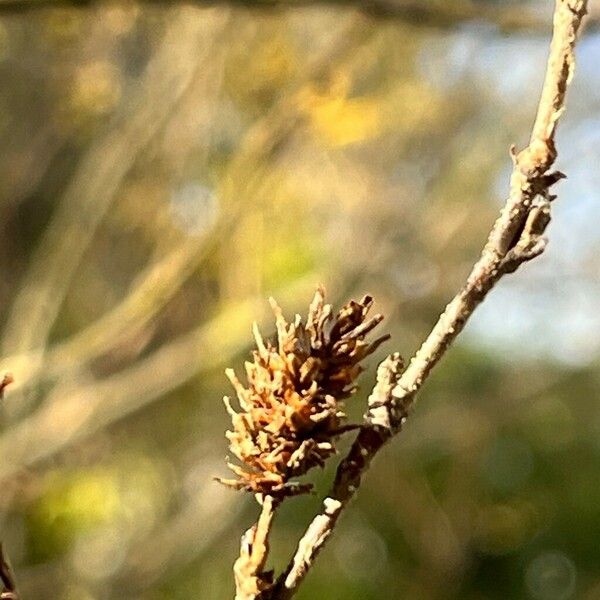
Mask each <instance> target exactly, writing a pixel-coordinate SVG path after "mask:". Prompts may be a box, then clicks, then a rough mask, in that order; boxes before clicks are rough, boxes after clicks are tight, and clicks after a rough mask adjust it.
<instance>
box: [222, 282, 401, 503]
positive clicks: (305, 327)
mask: <svg viewBox="0 0 600 600" xmlns="http://www.w3.org/2000/svg"><path fill="white" fill-rule="evenodd" d="M372 304H373V299H372V298H371V297H370V296H365V297H364V298H363V299H362V300H361V301H360V302H355V301H350V302H349V303H348V304H346V305H345V306H344V307H343V308H342V309H341V310H340V311H339V312H338V313H337V315H334V314H333V312H332V308H331V305H330V304H325V300H324V292H323V290H322V289H321V288H319V289H318V290H317V292H316V293H315V296H314V299H313V301H312V302H311V304H310V307H309V310H308V317H307V320H306V323H303V322H302V320H301V318H300V316H299V315H296V318H295V319H294V321H293V322H292V323H287V322H286V320H285V319H284V317H283V315H282V312H281V309H280V308H279V306H278V305H277V304H276V302H275V301H274V300H273V299H271V306H272V307H273V311H274V313H275V319H276V321H275V324H276V328H277V342H276V345H273V344H271V343H270V342H265V341H264V340H263V338H262V337H261V335H260V333H259V331H258V328H257V326H256V325H255V326H254V337H255V340H256V350H255V351H254V352H253V361H252V362H247V363H246V378H247V386H244V385H243V384H242V383H241V382H240V380H239V379H238V378H237V376H236V375H235V373H234V372H233V370H231V369H228V370H227V372H226V373H227V376H228V377H229V380H230V381H231V383H232V385H233V387H234V389H235V391H236V394H237V398H238V402H239V406H240V411H239V412H237V411H236V410H234V409H233V408H232V406H231V401H230V399H229V398H227V397H226V398H225V399H224V401H225V406H226V407H227V411H228V412H229V414H230V416H231V421H232V429H231V430H230V431H228V432H227V433H226V435H227V438H228V439H229V444H230V449H231V452H232V453H233V454H234V455H235V456H236V457H237V458H238V459H239V461H240V462H241V464H242V466H238V465H235V464H231V463H229V465H228V466H229V468H230V469H231V470H232V471H233V472H234V473H235V474H236V475H237V479H219V481H221V482H222V483H224V484H225V485H228V486H231V487H234V488H236V489H243V490H248V491H250V492H253V493H258V494H263V495H270V496H274V497H283V496H289V495H294V494H301V493H304V492H308V491H310V489H311V484H308V483H299V482H297V481H292V479H293V478H297V477H300V476H301V475H304V474H305V473H306V472H307V471H308V470H309V469H311V468H312V467H315V466H323V465H324V463H325V460H326V459H327V458H328V457H329V456H331V455H332V454H334V453H335V451H336V450H335V445H334V441H335V439H336V438H337V437H338V436H339V435H341V433H343V432H344V431H346V430H348V427H344V420H345V418H346V415H345V413H344V410H343V400H344V399H346V398H348V397H350V396H351V395H352V394H353V393H354V392H355V390H356V387H355V384H354V382H355V381H356V379H357V377H358V376H359V375H360V373H361V371H362V370H363V369H362V367H361V365H360V362H361V361H362V360H363V359H364V358H365V357H366V356H368V355H369V354H371V353H372V352H374V351H375V349H376V348H377V347H378V346H379V345H380V344H381V343H382V342H383V341H385V340H387V339H388V338H389V336H387V335H386V336H383V337H380V338H378V339H376V340H375V341H373V342H368V341H366V340H365V337H366V336H367V334H369V333H370V332H371V330H372V329H374V328H375V327H376V326H377V325H378V324H379V323H380V322H381V320H382V319H383V317H382V316H381V315H375V316H374V317H372V318H370V319H367V315H368V313H369V310H370V308H371V306H372Z"/></svg>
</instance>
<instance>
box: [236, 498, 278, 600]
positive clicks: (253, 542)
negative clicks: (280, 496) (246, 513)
mask: <svg viewBox="0 0 600 600" xmlns="http://www.w3.org/2000/svg"><path fill="white" fill-rule="evenodd" d="M258 500H259V502H261V506H262V509H261V513H260V517H259V518H258V521H257V522H256V523H255V524H254V525H253V526H252V527H250V529H248V530H247V531H246V532H245V533H244V535H243V536H242V540H241V544H240V555H239V557H238V559H237V560H236V561H235V564H234V565H233V573H234V576H235V589H236V594H235V600H253V599H254V598H258V597H260V595H261V594H262V592H264V591H265V590H268V589H269V588H270V586H271V584H272V578H273V573H272V572H265V570H264V569H265V564H266V562H267V557H268V554H269V533H270V532H271V527H272V525H273V518H274V517H275V510H276V508H277V501H276V500H275V499H274V498H272V497H271V496H265V497H264V498H259V499H258Z"/></svg>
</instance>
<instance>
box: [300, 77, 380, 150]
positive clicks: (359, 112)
mask: <svg viewBox="0 0 600 600" xmlns="http://www.w3.org/2000/svg"><path fill="white" fill-rule="evenodd" d="M349 87H350V81H349V79H348V77H346V76H343V75H340V76H338V77H337V78H336V80H335V81H334V82H333V84H332V85H331V86H330V87H329V89H328V90H327V91H326V92H325V93H322V92H319V91H317V90H315V89H314V88H310V89H308V90H305V91H304V92H303V93H302V94H301V98H300V106H301V109H302V110H304V111H305V112H306V114H307V115H308V116H309V118H310V122H311V126H312V128H313V130H314V132H315V134H316V135H317V136H318V137H320V138H321V139H323V141H324V142H325V143H326V144H328V145H329V146H346V145H348V144H353V143H356V142H361V141H364V140H367V139H370V138H373V137H376V136H377V135H378V134H379V133H380V131H381V119H380V111H379V101H378V100H377V99H375V98H372V97H361V98H348V92H349Z"/></svg>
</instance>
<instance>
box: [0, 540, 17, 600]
mask: <svg viewBox="0 0 600 600" xmlns="http://www.w3.org/2000/svg"><path fill="white" fill-rule="evenodd" d="M0 580H1V581H2V585H3V586H4V591H2V592H1V593H0V599H1V600H19V594H18V593H17V583H16V580H15V576H14V574H13V570H12V567H11V566H10V563H9V561H8V558H7V557H6V554H5V553H4V548H3V546H2V544H1V543H0Z"/></svg>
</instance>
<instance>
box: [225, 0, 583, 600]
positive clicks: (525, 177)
mask: <svg viewBox="0 0 600 600" xmlns="http://www.w3.org/2000/svg"><path fill="white" fill-rule="evenodd" d="M586 9H587V0H555V9H554V19H553V37H552V42H551V46H550V55H549V58H548V66H547V70H546V76H545V80H544V85H543V89H542V94H541V98H540V101H539V104H538V110H537V115H536V119H535V122H534V125H533V129H532V134H531V139H530V142H529V145H528V146H527V147H526V148H525V149H523V150H522V151H521V152H519V153H518V154H517V152H516V151H515V149H514V147H513V148H512V149H511V156H512V160H513V172H512V175H511V178H510V193H509V197H508V200H507V201H506V204H505V206H504V208H503V209H502V211H501V213H500V216H499V217H498V219H497V220H496V222H495V223H494V226H493V227H492V229H491V231H490V234H489V236H488V240H487V243H486V244H485V246H484V248H483V251H482V253H481V256H480V258H479V260H478V261H477V262H476V263H475V265H474V266H473V268H472V270H471V273H470V274H469V276H468V278H467V280H466V283H465V284H464V286H463V287H462V289H461V290H460V291H459V292H458V293H457V294H456V296H455V297H454V298H453V299H452V300H451V302H450V303H449V304H448V305H447V306H446V309H445V310H444V312H443V313H442V314H441V315H440V317H439V319H438V321H437V323H436V324H435V325H434V327H433V329H432V330H431V332H430V334H429V335H428V336H427V338H426V339H425V341H424V342H423V344H422V346H421V347H420V348H419V350H418V351H417V352H416V354H415V355H414V357H413V358H412V360H411V361H410V363H409V365H408V367H407V368H406V369H405V370H404V371H403V367H404V365H403V363H402V360H401V358H400V356H399V355H398V354H392V355H390V356H388V357H387V358H386V359H385V360H384V361H383V362H382V363H381V364H380V366H379V369H378V372H377V382H376V384H375V387H374V388H373V391H372V393H371V395H370V396H369V400H368V410H367V413H366V415H365V419H364V424H363V425H362V426H361V427H360V428H359V430H358V434H357V436H356V439H355V440H354V442H353V444H352V446H351V448H350V450H349V452H348V454H347V456H346V457H345V458H343V459H342V461H341V462H340V464H339V466H338V468H337V471H336V476H335V480H334V482H333V486H332V488H331V491H330V493H329V495H328V496H327V497H326V498H325V499H324V500H323V503H322V508H321V511H320V512H319V514H317V516H315V517H314V519H313V520H312V522H311V523H310V524H309V526H308V528H307V529H306V532H305V533H304V535H303V536H302V538H301V539H300V541H299V543H298V546H297V549H296V551H295V553H294V556H293V557H292V559H291V561H290V562H289V564H288V567H287V568H286V569H285V570H284V571H283V573H282V574H281V575H280V576H279V577H278V578H277V579H276V580H275V582H274V583H273V584H271V581H272V579H271V576H272V573H271V572H269V573H268V574H264V573H263V568H264V564H265V560H266V553H267V550H268V548H267V544H266V535H268V529H269V528H270V525H271V523H272V514H273V509H274V505H273V503H271V505H267V507H266V508H265V504H264V501H263V511H262V514H261V517H260V519H259V521H258V523H257V525H256V526H255V527H254V528H252V529H250V530H248V532H246V534H244V537H243V538H242V551H241V554H240V558H239V559H238V561H237V562H236V584H237V589H238V595H237V596H236V600H289V599H290V598H292V597H293V596H294V594H295V593H296V591H297V590H298V587H299V586H300V584H301V583H302V581H303V580H304V578H305V576H306V574H307V573H308V571H309V569H310V568H311V566H312V565H313V564H314V561H315V559H316V557H317V555H318V553H319V552H320V550H321V549H322V548H323V546H324V545H325V543H326V542H327V540H328V539H329V537H330V536H331V534H332V532H333V530H334V528H335V525H336V523H337V520H338V519H339V517H340V515H341V514H342V512H343V510H344V508H345V506H346V505H347V504H348V502H349V501H350V500H351V498H352V497H353V496H354V494H355V493H356V491H357V490H358V488H359V486H360V483H361V479H362V476H363V475H364V473H365V472H366V471H367V469H368V468H369V465H370V463H371V461H372V460H373V458H374V457H375V455H376V454H377V453H378V452H379V450H380V449H381V448H382V447H383V446H384V445H385V444H386V443H387V442H388V441H389V440H390V439H391V438H392V437H393V436H394V435H396V434H397V433H398V432H399V431H400V430H401V428H402V425H403V424H404V421H405V420H406V418H407V416H408V413H409V410H410V409H411V407H412V405H413V403H414V400H415V397H416V394H417V393H418V391H419V390H420V388H421V386H422V385H423V383H424V382H425V381H426V379H427V377H428V376H429V374H430V372H431V370H432V369H433V368H434V367H435V365H436V364H437V363H438V361H439V360H440V359H441V358H442V356H443V355H444V354H445V352H446V350H447V349H448V348H449V347H450V345H451V344H452V342H453V341H454V339H455V338H456V337H457V336H458V334H459V333H460V332H461V331H462V329H463V327H464V326H465V324H466V322H467V321H468V319H469V318H470V316H471V315H472V314H473V312H474V310H475V309H476V308H477V306H478V305H479V304H480V303H481V302H482V301H483V300H484V298H485V297H486V296H487V294H488V293H489V291H490V290H491V289H492V288H493V287H494V285H495V284H496V283H497V281H498V280H499V279H500V278H501V277H502V276H503V275H505V274H508V273H512V272H514V271H516V270H517V269H518V268H519V267H520V266H521V265H522V264H523V263H526V262H528V261H530V260H532V259H534V258H535V257H537V256H539V255H540V254H542V253H543V252H544V249H545V247H546V239H545V237H544V233H545V231H546V228H547V226H548V224H549V222H550V207H551V202H552V201H553V200H554V199H555V196H554V195H553V194H552V193H551V188H552V186H554V185H555V184H556V183H557V182H558V181H560V180H561V179H563V178H564V177H565V176H564V175H563V174H562V173H561V172H559V171H551V168H552V165H553V164H554V162H555V160H556V157H557V150H556V146H555V143H554V135H555V132H556V126H557V124H558V121H559V119H560V117H561V115H562V114H563V112H564V103H565V95H566V90H567V87H568V85H569V83H570V82H571V79H572V76H573V67H574V49H575V43H576V39H577V32H578V30H579V28H580V25H581V21H582V18H583V16H584V15H585V14H586ZM261 523H262V524H261ZM265 524H266V525H265ZM246 585H247V586H248V590H249V592H248V594H246V595H244V594H245V592H243V589H245V587H244V586H246ZM242 588H243V589H242ZM241 590H242V591H241ZM242 592H243V593H242Z"/></svg>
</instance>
